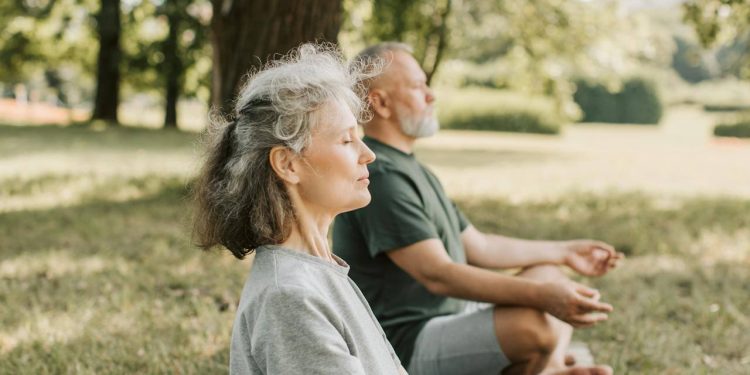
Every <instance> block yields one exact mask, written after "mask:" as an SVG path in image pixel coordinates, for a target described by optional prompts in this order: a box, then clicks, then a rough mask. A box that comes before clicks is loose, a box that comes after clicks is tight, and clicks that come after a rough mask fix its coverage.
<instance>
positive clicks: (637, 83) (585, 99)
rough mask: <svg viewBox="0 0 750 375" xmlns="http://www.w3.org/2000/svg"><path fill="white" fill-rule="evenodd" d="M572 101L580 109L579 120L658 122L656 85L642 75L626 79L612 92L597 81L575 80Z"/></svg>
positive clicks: (658, 100)
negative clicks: (619, 88) (617, 90)
mask: <svg viewBox="0 0 750 375" xmlns="http://www.w3.org/2000/svg"><path fill="white" fill-rule="evenodd" d="M576 86H577V89H576V92H575V94H574V95H573V100H575V102H576V103H577V104H578V105H579V106H580V107H581V110H582V111H583V120H582V121H583V122H612V123H631V124H658V123H659V120H660V119H661V116H662V111H663V109H662V103H661V99H660V98H659V94H658V91H657V89H656V85H655V84H654V83H653V82H651V81H649V80H646V79H644V78H630V79H627V80H626V81H625V82H624V83H623V86H622V89H621V90H620V91H619V92H615V93H612V92H610V91H609V90H608V89H607V87H606V86H605V85H604V84H602V83H599V82H593V81H588V80H578V81H577V82H576Z"/></svg>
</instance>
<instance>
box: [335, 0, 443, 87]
mask: <svg viewBox="0 0 750 375" xmlns="http://www.w3.org/2000/svg"><path fill="white" fill-rule="evenodd" d="M367 4H370V9H369V10H370V12H369V17H368V19H367V21H366V27H365V28H364V29H363V30H361V31H362V33H363V35H362V39H363V41H364V43H365V44H368V45H369V44H374V43H377V42H381V41H400V42H404V43H407V44H409V45H411V46H412V47H413V48H414V57H415V58H416V59H417V61H418V62H419V63H420V65H421V66H422V68H423V69H424V70H425V73H426V74H427V79H428V82H429V81H430V80H431V78H432V76H433V74H434V73H435V72H436V71H437V68H438V66H439V65H440V61H441V59H442V56H443V53H444V51H445V49H446V47H447V46H448V32H447V30H448V29H447V28H448V17H449V15H450V14H451V9H452V6H453V0H440V1H428V0H409V1H402V0H375V1H373V2H371V3H370V2H367ZM350 6H351V7H354V6H355V5H354V4H351V5H350Z"/></svg>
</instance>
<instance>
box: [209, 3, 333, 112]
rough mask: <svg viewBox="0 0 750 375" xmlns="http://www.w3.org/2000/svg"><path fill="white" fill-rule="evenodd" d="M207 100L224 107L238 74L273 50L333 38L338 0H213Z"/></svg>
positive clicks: (239, 78)
mask: <svg viewBox="0 0 750 375" xmlns="http://www.w3.org/2000/svg"><path fill="white" fill-rule="evenodd" d="M211 3H212V5H213V18H212V19H211V31H212V35H211V44H212V46H213V76H212V87H211V104H212V105H213V106H214V108H217V109H220V110H222V111H224V112H226V111H228V110H229V109H230V108H231V107H230V104H231V102H232V99H233V98H234V96H235V94H236V93H237V90H238V88H239V86H240V84H241V83H242V79H243V77H244V76H245V74H247V73H248V72H249V71H250V70H251V69H258V68H260V67H262V66H263V64H264V63H265V62H266V61H267V60H268V58H269V57H273V55H275V54H284V53H287V52H288V51H289V50H291V49H292V48H294V47H297V46H299V45H300V44H301V43H304V42H310V41H328V42H334V43H335V42H337V36H338V32H339V28H340V27H341V21H342V0H212V2H211Z"/></svg>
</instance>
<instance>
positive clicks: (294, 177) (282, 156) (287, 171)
mask: <svg viewBox="0 0 750 375" xmlns="http://www.w3.org/2000/svg"><path fill="white" fill-rule="evenodd" d="M296 159H297V154H295V153H294V151H292V150H290V149H289V148H288V147H283V146H275V147H273V148H272V149H271V152H270V153H269V155H268V161H269V162H270V163H271V168H273V171H274V172H275V173H276V175H277V176H279V178H280V179H281V180H282V181H284V182H286V183H289V184H298V183H299V181H300V176H299V170H298V168H297V165H296V163H295V160H296Z"/></svg>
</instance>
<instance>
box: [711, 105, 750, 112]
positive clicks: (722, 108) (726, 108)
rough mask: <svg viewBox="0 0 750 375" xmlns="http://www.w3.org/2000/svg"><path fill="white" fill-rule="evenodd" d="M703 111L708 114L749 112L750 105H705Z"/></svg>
mask: <svg viewBox="0 0 750 375" xmlns="http://www.w3.org/2000/svg"><path fill="white" fill-rule="evenodd" d="M703 110H704V111H706V112H739V111H749V110H750V105H743V104H704V105H703Z"/></svg>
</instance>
